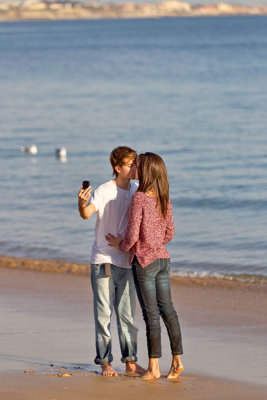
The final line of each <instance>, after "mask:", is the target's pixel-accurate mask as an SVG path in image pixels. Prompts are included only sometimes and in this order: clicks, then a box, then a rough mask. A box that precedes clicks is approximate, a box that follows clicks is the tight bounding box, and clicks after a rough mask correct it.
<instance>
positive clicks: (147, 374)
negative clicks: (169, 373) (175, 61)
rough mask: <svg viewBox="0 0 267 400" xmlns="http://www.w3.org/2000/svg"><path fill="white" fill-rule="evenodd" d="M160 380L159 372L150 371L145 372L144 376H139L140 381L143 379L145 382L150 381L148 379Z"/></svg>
mask: <svg viewBox="0 0 267 400" xmlns="http://www.w3.org/2000/svg"><path fill="white" fill-rule="evenodd" d="M159 378H160V372H159V371H151V370H149V369H148V370H147V371H146V372H145V373H144V375H142V376H141V378H140V379H145V380H150V379H159Z"/></svg>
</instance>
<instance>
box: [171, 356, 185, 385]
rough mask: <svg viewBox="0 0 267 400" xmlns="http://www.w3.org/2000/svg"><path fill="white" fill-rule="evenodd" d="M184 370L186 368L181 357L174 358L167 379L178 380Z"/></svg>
mask: <svg viewBox="0 0 267 400" xmlns="http://www.w3.org/2000/svg"><path fill="white" fill-rule="evenodd" d="M183 370H184V366H183V364H182V361H181V359H180V356H173V359H172V365H171V369H170V371H169V373H168V376H167V379H176V378H178V376H179V375H181V373H182V372H183Z"/></svg>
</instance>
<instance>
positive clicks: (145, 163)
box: [106, 153, 184, 379]
mask: <svg viewBox="0 0 267 400" xmlns="http://www.w3.org/2000/svg"><path fill="white" fill-rule="evenodd" d="M137 172H138V179H139V188H138V191H137V192H136V193H135V194H134V196H133V197H132V202H131V205H130V208H129V212H128V226H127V229H126V233H125V237H124V239H123V238H122V237H121V236H118V237H116V236H113V235H111V234H108V235H107V236H106V239H107V240H108V242H109V244H110V246H114V247H117V248H119V249H120V250H121V251H123V252H128V251H130V262H131V263H132V267H133V275H134V280H135V286H136V291H137V295H138V299H139V302H140V306H141V308H142V313H143V317H144V320H145V323H146V334H147V347H148V356H149V364H148V369H147V371H146V372H145V374H144V375H143V377H142V378H143V379H158V378H159V377H160V370H159V361H158V359H159V358H160V357H161V333H160V316H161V317H162V318H163V321H164V323H165V325H166V327H167V331H168V335H169V339H170V345H171V351H172V364H171V368H170V371H169V374H168V376H167V378H168V379H174V378H177V377H178V376H179V375H180V373H181V372H182V371H183V369H184V368H183V364H182V362H181V359H180V355H181V354H183V349H182V338H181V331H180V325H179V321H178V317H177V314H176V311H175V310H174V307H173V304H172V300H171V291H170V255H169V253H168V251H167V250H166V248H165V244H166V243H168V242H169V241H170V240H171V239H172V238H173V237H174V224H173V217H172V207H171V203H170V200H169V179H168V175H167V170H166V166H165V164H164V161H163V160H162V158H161V157H160V156H158V155H157V154H154V153H144V154H140V155H139V157H138V167H137Z"/></svg>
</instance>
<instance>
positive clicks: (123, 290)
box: [78, 146, 183, 379]
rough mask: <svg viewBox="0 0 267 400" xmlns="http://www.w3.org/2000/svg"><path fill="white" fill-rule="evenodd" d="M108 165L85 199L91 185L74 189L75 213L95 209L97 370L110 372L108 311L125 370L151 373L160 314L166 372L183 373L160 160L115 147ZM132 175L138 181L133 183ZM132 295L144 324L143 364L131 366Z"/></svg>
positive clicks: (155, 373) (154, 375)
mask: <svg viewBox="0 0 267 400" xmlns="http://www.w3.org/2000/svg"><path fill="white" fill-rule="evenodd" d="M110 163H111V166H112V168H113V174H114V179H113V180H110V181H109V182H106V183H104V184H103V185H101V186H99V187H98V188H97V189H96V190H95V192H94V194H93V196H92V198H91V193H92V188H91V186H89V187H88V188H87V189H83V188H82V187H81V189H80V191H79V194H78V206H79V212H80V216H81V217H82V218H83V219H88V218H90V217H91V216H92V215H93V214H94V213H95V212H96V213H97V220H96V227H95V241H94V244H93V248H92V254H91V282H92V289H93V297H94V316H95V335H96V358H95V363H96V364H99V365H101V368H102V375H104V376H117V372H116V371H115V370H114V369H113V368H112V361H113V356H112V350H111V331H110V323H111V314H112V311H113V309H114V310H115V313H116V318H117V328H118V334H119V342H120V348H121V354H122V358H121V361H122V362H123V363H125V365H126V372H133V373H139V374H142V378H143V379H158V378H159V377H160V369H159V361H158V359H159V358H160V357H161V332H160V316H161V317H162V319H163V321H164V323H165V325H166V328H167V331H168V335H169V339H170V346H171V352H172V364H171V367H170V371H169V373H168V376H167V378H168V379H174V378H177V377H178V376H179V375H180V373H181V372H182V371H183V365H182V362H181V359H180V355H181V354H182V353H183V349H182V339H181V331H180V325H179V321H178V317H177V314H176V311H175V309H174V307H173V304H172V299H171V292H170V255H169V253H168V251H167V250H166V248H165V244H166V243H168V242H169V241H170V240H171V239H172V238H173V237H174V223H173V216H172V207H171V203H170V200H169V180H168V175H167V170H166V166H165V164H164V161H163V160H162V158H161V157H160V156H158V155H157V154H154V153H144V154H140V155H139V156H137V154H136V152H135V151H134V150H132V149H131V148H129V147H127V146H119V147H117V148H115V149H114V150H113V151H112V152H111V154H110ZM136 178H137V179H138V180H139V185H137V184H136V183H135V182H132V180H134V179H136ZM90 198H91V200H90V202H89V199H90ZM88 202H89V203H88ZM136 293H137V296H138V300H139V303H140V306H141V309H142V313H143V318H144V320H145V324H146V336H147V348H148V357H149V363H148V368H147V370H145V369H144V368H142V367H141V366H140V365H138V364H137V328H136V327H135V326H134V314H135V298H136Z"/></svg>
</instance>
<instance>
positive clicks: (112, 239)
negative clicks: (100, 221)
mask: <svg viewBox="0 0 267 400" xmlns="http://www.w3.org/2000/svg"><path fill="white" fill-rule="evenodd" d="M105 237H106V240H107V241H108V242H109V243H108V245H109V246H111V247H116V249H119V246H120V242H121V241H122V239H123V237H122V236H121V235H118V236H114V235H112V234H111V233H108V234H107V235H106V236H105Z"/></svg>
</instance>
